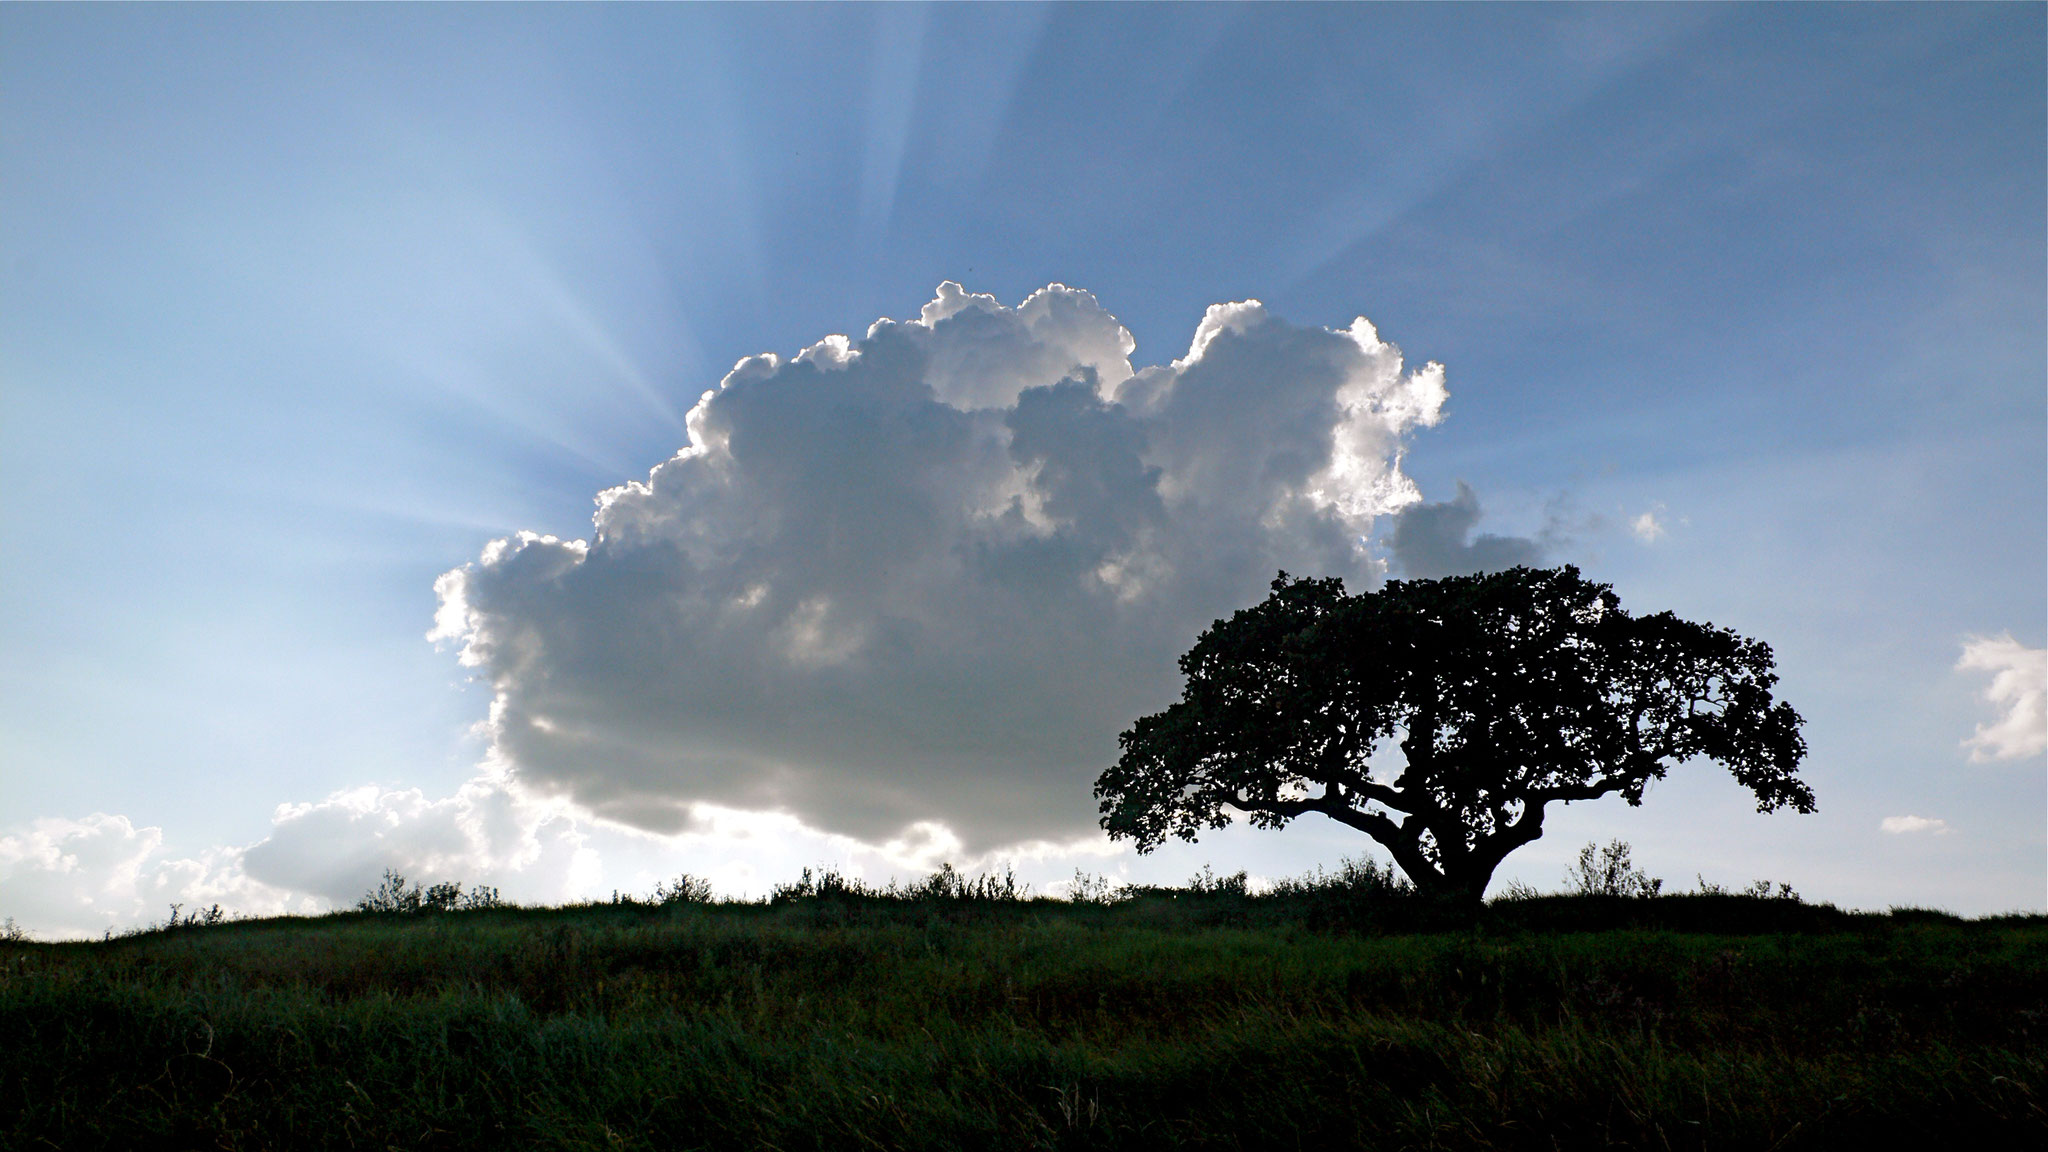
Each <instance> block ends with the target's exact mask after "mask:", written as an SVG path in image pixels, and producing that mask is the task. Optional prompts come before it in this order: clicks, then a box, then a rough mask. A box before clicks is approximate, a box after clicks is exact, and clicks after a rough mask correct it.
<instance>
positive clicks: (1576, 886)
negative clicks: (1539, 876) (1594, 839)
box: [1564, 840, 1664, 897]
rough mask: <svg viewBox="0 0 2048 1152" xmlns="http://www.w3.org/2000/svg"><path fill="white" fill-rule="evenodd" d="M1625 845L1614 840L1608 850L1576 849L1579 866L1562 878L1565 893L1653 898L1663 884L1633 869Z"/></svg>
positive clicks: (1661, 889)
mask: <svg viewBox="0 0 2048 1152" xmlns="http://www.w3.org/2000/svg"><path fill="white" fill-rule="evenodd" d="M1630 851H1631V849H1630V848H1629V844H1628V841H1626V840H1615V841H1612V842H1610V843H1609V844H1608V845H1607V847H1605V848H1602V847H1600V846H1599V845H1597V844H1587V845H1586V846H1585V847H1584V848H1581V849H1579V862H1578V863H1577V864H1574V865H1573V866H1572V867H1571V868H1570V869H1569V870H1567V871H1566V872H1565V874H1564V882H1565V890H1566V891H1568V892H1570V893H1572V894H1573V895H1575V896H1633V897H1642V896H1655V895H1657V894H1658V893H1660V892H1662V891H1663V890H1664V881H1662V880H1659V879H1656V878H1654V877H1652V876H1650V875H1648V874H1647V873H1645V872H1644V871H1643V870H1642V869H1640V868H1638V867H1636V866H1635V863H1634V862H1633V861H1631V860H1630V859H1629V852H1630Z"/></svg>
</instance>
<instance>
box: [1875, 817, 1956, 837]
mask: <svg viewBox="0 0 2048 1152" xmlns="http://www.w3.org/2000/svg"><path fill="white" fill-rule="evenodd" d="M1877 827H1878V831H1880V832H1888V833H1890V834H1892V835H1894V836H1908V835H1911V834H1913V833H1915V832H1926V833H1928V834H1929V835H1933V836H1946V835H1948V821H1946V820H1937V819H1934V818H1933V817H1929V816H1887V817H1885V818H1884V820H1883V821H1881V822H1880V823H1879V824H1878V826H1877Z"/></svg>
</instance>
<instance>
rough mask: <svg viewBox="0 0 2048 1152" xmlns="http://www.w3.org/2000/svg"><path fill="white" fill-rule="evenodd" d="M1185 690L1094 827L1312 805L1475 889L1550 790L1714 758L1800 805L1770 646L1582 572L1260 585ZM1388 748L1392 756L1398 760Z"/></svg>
mask: <svg viewBox="0 0 2048 1152" xmlns="http://www.w3.org/2000/svg"><path fill="white" fill-rule="evenodd" d="M1180 668H1181V672H1182V674H1183V675H1184V676H1185V677H1186V681H1187V682H1186V686H1185V688H1184V690H1183V692H1182V695H1181V699H1180V701H1179V702H1178V703H1176V704H1174V705H1173V706H1171V707H1169V708H1168V709H1166V711H1164V712H1160V713H1157V714H1155V715H1151V716H1146V717H1144V718H1142V719H1140V720H1139V721H1138V722H1137V723H1136V724H1134V725H1133V726H1132V727H1131V728H1130V730H1129V731H1126V732H1125V733H1124V734H1123V736H1122V737H1121V743H1122V746H1123V755H1122V757H1121V758H1120V759H1118V761H1117V763H1116V765H1115V766H1114V767H1112V768H1110V769H1109V770H1108V771H1106V772H1104V773H1103V774H1102V776H1101V778H1100V779H1098V780H1097V781H1096V784H1095V794H1096V796H1097V797H1098V798H1099V799H1100V801H1101V811H1102V825H1103V827H1104V828H1105V829H1106V830H1108V832H1109V834H1110V835H1111V836H1112V837H1116V838H1124V839H1130V840H1134V841H1136V842H1137V846H1138V850H1139V851H1141V852H1146V851H1150V850H1151V849H1153V848H1156V847H1157V846H1158V845H1160V844H1161V843H1163V842H1164V841H1165V839H1166V837H1168V836H1176V837H1179V838H1181V839H1183V840H1193V839H1195V838H1196V836H1197V835H1198V834H1199V833H1200V832H1201V831H1202V830H1203V829H1206V828H1220V827H1223V826H1224V825H1225V824H1227V823H1229V821H1230V815H1229V812H1228V811H1226V810H1227V809H1230V810H1236V811H1239V812H1243V813H1246V814H1248V815H1249V816H1250V819H1251V822H1252V823H1253V824H1254V825H1256V826H1259V827H1264V828H1279V827H1283V826H1285V825H1286V824H1287V823H1288V821H1290V820H1292V819H1294V818H1295V817H1297V816H1303V815H1307V814H1309V813H1312V812H1320V813H1322V814H1324V815H1326V816H1328V817H1330V818H1331V819H1333V820H1336V821H1338V822H1340V823H1343V824H1346V825H1348V826H1350V827H1352V828H1356V829H1358V830H1359V831H1361V832H1364V833H1365V834H1366V835H1368V836H1371V837H1372V838H1373V839H1375V840H1377V841H1379V842H1380V843H1381V844H1382V845H1384V846H1385V847H1386V848H1387V850H1388V851H1389V852H1390V853H1391V854H1392V855H1393V858H1394V861H1395V863H1397V864H1399V865H1400V867H1401V870H1402V871H1403V872H1406V873H1407V874H1408V876H1409V877H1410V878H1411V879H1412V880H1414V882H1415V884H1416V887H1417V888H1418V889H1420V890H1422V891H1423V892H1425V893H1434V894H1438V895H1442V896H1448V897H1451V898H1454V899H1457V900H1462V901H1467V902H1472V903H1476V902H1477V901H1478V900H1479V899H1480V897H1481V896H1482V895H1483V894H1484V893H1485V891H1486V885H1487V882H1488V881H1489V880H1490V879H1491V878H1492V876H1493V872H1494V869H1495V868H1497V867H1498V866H1499V865H1500V862H1501V861H1502V860H1503V859H1505V858H1506V856H1507V855H1508V853H1510V852H1512V851H1514V850H1515V849H1516V848H1519V847H1521V846H1522V845H1524V844H1528V843H1530V842H1531V841H1534V840H1535V839H1536V838H1537V837H1539V836H1541V835H1542V834H1543V816H1544V811H1545V809H1546V807H1547V806H1548V805H1550V804H1553V803H1570V802H1572V801H1576V800H1595V799H1598V798H1600V797H1602V796H1608V795H1619V796H1621V797H1622V798H1623V799H1624V800H1627V801H1628V802H1629V803H1630V804H1632V805H1633V804H1640V803H1641V802H1642V798H1643V793H1644V790H1645V788H1647V787H1648V785H1649V783H1650V782H1651V781H1652V780H1658V779H1662V778H1663V777H1664V775H1665V773H1666V772H1667V771H1668V770H1669V768H1670V766H1671V765H1673V764H1676V763H1680V762H1683V761H1685V760H1689V759H1692V758H1694V757H1705V758H1708V759H1712V760H1716V761H1719V762H1720V763H1722V764H1724V765H1726V766H1727V767H1728V769H1729V771H1730V772H1732V773H1733V774H1734V776H1735V779H1736V780H1737V781H1739V782H1740V783H1741V784H1743V785H1744V786H1745V787H1747V788H1749V789H1750V790H1751V791H1752V792H1753V793H1755V795H1756V798H1757V810H1758V811H1761V812H1769V811H1772V810H1775V809H1777V808H1780V807H1786V806H1790V807H1791V808H1793V809H1794V810H1796V811H1799V812H1811V811H1813V807H1814V805H1813V792H1812V790H1811V789H1809V788H1808V787H1807V786H1806V784H1805V783H1804V782H1802V781H1801V780H1799V778H1798V777H1797V775H1796V773H1797V771H1798V767H1799V762H1800V760H1801V759H1802V758H1803V757H1804V755H1805V752H1806V745H1805V742H1804V740H1803V739H1802V738H1801V737H1800V735H1799V728H1800V724H1801V721H1800V718H1799V714H1798V713H1797V712H1795V711H1793V710H1792V708H1791V706H1790V705H1787V704H1782V703H1778V702H1775V701H1774V700H1773V699H1772V696H1771V689H1772V687H1773V686H1774V685H1775V684H1776V683H1777V677H1776V675H1775V674H1774V673H1773V671H1772V659H1771V650H1770V648H1769V647H1767V646H1766V645H1764V644H1762V643H1759V642H1757V641H1754V640H1747V639H1744V638H1743V637H1741V636H1738V635H1736V634H1735V633H1734V632H1732V631H1730V630H1728V629H1725V628H1715V627H1713V626H1712V625H1708V624H1695V623H1691V622H1689V621H1685V620H1680V619H1678V618H1677V617H1676V616H1673V615H1672V614H1671V613H1669V612H1663V613H1658V614H1657V615H1654V616H1644V617H1635V616H1630V615H1629V614H1628V613H1626V612H1624V611H1622V609H1621V605H1620V601H1619V600H1618V599H1617V598H1616V597H1615V595H1614V592H1613V590H1612V589H1611V588H1609V587H1608V586H1607V585H1605V584H1596V583H1592V582H1590V581H1588V580H1586V579H1584V578H1583V577H1581V576H1580V575H1579V571H1578V569H1576V568H1572V567H1564V568H1558V569H1534V568H1515V569H1512V570H1510V571H1506V572H1498V573H1491V574H1487V575H1481V576H1453V577H1447V578H1445V579H1441V580H1413V581H1392V582H1389V583H1388V584H1387V585H1386V586H1385V587H1384V588H1382V589H1380V590H1379V591H1377V592H1366V593H1362V594H1359V595H1355V596H1354V595H1347V594H1346V593H1345V591H1344V586H1343V582H1342V581H1340V580H1334V579H1330V580H1312V579H1290V578H1288V576H1287V574H1286V573H1284V572H1283V573H1281V574H1280V577H1279V578H1278V579H1276V580H1275V581H1274V582H1273V591H1272V595H1270V596H1269V597H1267V599H1266V600H1265V602H1264V603H1262V604H1259V605H1256V606H1254V607H1251V608H1247V609H1245V610H1243V611H1241V612H1238V613H1237V614H1236V615H1234V616H1232V617H1231V618H1230V619H1229V620H1220V621H1217V622H1216V624H1214V625H1213V626H1211V627H1210V628H1209V630H1208V631H1206V632H1204V633H1202V635H1201V637H1200V638H1199V639H1197V640H1196V642H1195V646H1194V647H1193V648H1191V649H1190V650H1189V651H1188V653H1187V654H1186V655H1184V656H1182V657H1181V660H1180ZM1396 751H1398V753H1399V756H1398V760H1399V762H1398V763H1389V762H1388V761H1390V760H1393V759H1395V755H1394V754H1395V753H1396Z"/></svg>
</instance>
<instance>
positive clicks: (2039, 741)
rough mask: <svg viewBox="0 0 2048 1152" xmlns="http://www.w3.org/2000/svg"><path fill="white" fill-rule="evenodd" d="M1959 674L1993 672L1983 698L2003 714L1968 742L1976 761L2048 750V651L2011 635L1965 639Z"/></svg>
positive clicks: (1982, 727) (2034, 754)
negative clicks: (2022, 642)
mask: <svg viewBox="0 0 2048 1152" xmlns="http://www.w3.org/2000/svg"><path fill="white" fill-rule="evenodd" d="M1956 671H1958V672H1989V673H1991V684H1990V685H1989V686H1988V687H1986V688H1985V689H1984V699H1985V700H1987V701H1989V702H1990V703H1992V704H1993V705H1996V706H1997V707H1998V708H1999V709H2000V710H2001V711H2002V712H2003V715H2001V716H2000V717H1999V718H1998V719H1997V720H1996V721H1995V722H1993V723H1990V724H1979V725H1978V726H1977V732H1976V734H1975V735H1973V736H1971V737H1970V738H1968V739H1966V740H1964V741H1963V746H1964V747H1966V748H1968V749H1969V750H1970V759H1972V760H1980V761H1981V760H2011V759H2019V758H2022V757H2028V756H2039V755H2041V753H2042V752H2043V751H2044V750H2048V649H2041V648H2029V647H2027V646H2026V645H2024V644H2021V643H2020V642H2019V641H2017V640H2014V639H2013V638H2012V635H2011V634H2010V633H2006V634H2002V635H1999V636H1972V637H1970V638H1968V639H1967V640H1965V641H1964V642H1963V656H1962V659H1960V660H1958V661H1956Z"/></svg>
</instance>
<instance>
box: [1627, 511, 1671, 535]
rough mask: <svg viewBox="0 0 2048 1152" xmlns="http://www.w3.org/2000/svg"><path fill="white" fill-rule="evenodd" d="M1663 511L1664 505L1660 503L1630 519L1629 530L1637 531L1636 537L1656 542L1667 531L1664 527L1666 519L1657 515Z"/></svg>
mask: <svg viewBox="0 0 2048 1152" xmlns="http://www.w3.org/2000/svg"><path fill="white" fill-rule="evenodd" d="M1662 511H1664V506H1663V505H1662V504H1659V505H1657V506H1656V507H1655V508H1652V509H1650V510H1649V511H1647V512H1645V513H1643V514H1642V515H1640V516H1638V517H1636V518H1635V519H1633V520H1630V521H1629V522H1628V530H1629V531H1630V532H1633V533H1635V537H1636V539H1638V540H1640V541H1642V542H1643V543H1645V544H1655V543H1656V542H1657V541H1659V540H1661V539H1663V538H1664V533H1665V531H1666V529H1665V527H1664V521H1662V520H1660V519H1658V515H1657V514H1658V513H1660V512H1662Z"/></svg>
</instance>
